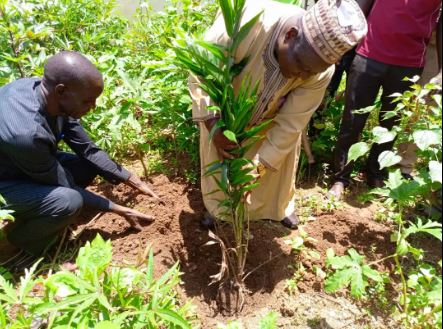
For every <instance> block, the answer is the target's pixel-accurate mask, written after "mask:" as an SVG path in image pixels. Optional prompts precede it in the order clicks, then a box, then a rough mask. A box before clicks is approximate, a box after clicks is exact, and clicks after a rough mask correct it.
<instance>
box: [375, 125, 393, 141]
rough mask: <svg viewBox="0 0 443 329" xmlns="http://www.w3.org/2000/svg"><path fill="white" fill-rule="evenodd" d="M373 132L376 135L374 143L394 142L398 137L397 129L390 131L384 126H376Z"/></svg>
mask: <svg viewBox="0 0 443 329" xmlns="http://www.w3.org/2000/svg"><path fill="white" fill-rule="evenodd" d="M372 134H373V135H374V143H377V144H384V143H388V142H392V141H393V140H394V139H395V137H397V133H396V132H395V131H389V130H388V129H386V128H384V127H375V128H374V129H372Z"/></svg>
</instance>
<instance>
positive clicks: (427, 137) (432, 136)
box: [412, 130, 441, 151]
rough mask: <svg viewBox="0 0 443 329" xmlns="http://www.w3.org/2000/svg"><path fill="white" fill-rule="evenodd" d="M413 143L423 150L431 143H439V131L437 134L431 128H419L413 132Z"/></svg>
mask: <svg viewBox="0 0 443 329" xmlns="http://www.w3.org/2000/svg"><path fill="white" fill-rule="evenodd" d="M412 136H413V138H414V143H415V144H416V145H417V146H418V148H419V149H420V150H422V151H425V150H427V149H428V148H429V146H431V145H439V144H441V133H440V134H438V133H437V132H435V131H432V130H419V131H415V132H414V133H413V135H412Z"/></svg>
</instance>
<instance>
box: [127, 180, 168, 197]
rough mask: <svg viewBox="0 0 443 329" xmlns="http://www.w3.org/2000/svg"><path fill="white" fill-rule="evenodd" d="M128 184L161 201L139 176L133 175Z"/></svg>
mask: <svg viewBox="0 0 443 329" xmlns="http://www.w3.org/2000/svg"><path fill="white" fill-rule="evenodd" d="M126 184H128V185H129V186H131V187H133V188H135V189H137V190H139V191H140V192H141V193H143V194H146V195H150V196H152V197H153V198H155V199H156V200H157V201H161V198H160V197H159V196H158V195H157V194H156V193H155V192H154V191H153V190H151V188H150V187H149V186H148V184H146V183H145V182H143V181H142V180H141V179H140V177H138V176H137V175H134V174H131V176H130V177H129V179H128V180H127V182H126Z"/></svg>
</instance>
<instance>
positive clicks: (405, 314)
mask: <svg viewBox="0 0 443 329" xmlns="http://www.w3.org/2000/svg"><path fill="white" fill-rule="evenodd" d="M417 80H418V77H416V78H414V79H412V82H416V81H417ZM441 100H442V97H441V86H440V85H437V84H434V83H429V84H427V85H425V86H421V85H418V84H414V85H412V87H411V89H410V90H408V91H406V92H405V93H403V94H394V95H393V101H395V102H397V104H398V105H397V107H396V109H395V110H394V111H391V112H388V113H387V114H385V118H392V117H398V118H399V122H398V126H396V127H394V128H393V129H392V130H391V131H389V130H387V129H386V128H383V127H375V128H374V129H373V130H372V138H371V140H369V141H362V142H359V143H357V144H354V145H353V146H352V147H351V149H350V150H349V154H348V161H354V160H356V159H358V158H360V157H361V156H363V155H365V154H366V153H368V151H369V150H370V148H371V145H372V144H383V143H387V142H392V141H394V140H396V143H414V144H415V145H416V146H417V158H418V160H417V162H416V168H415V169H416V174H415V175H414V177H413V179H406V178H404V177H403V176H402V174H401V172H400V169H396V168H394V166H395V165H397V164H398V163H399V162H400V161H401V160H402V158H401V156H400V154H398V153H397V151H396V150H395V148H394V150H392V151H385V152H383V153H381V154H380V156H379V159H378V162H379V164H380V167H381V168H388V169H390V172H389V176H388V179H387V180H386V181H385V186H384V187H383V188H377V189H374V190H372V191H371V193H372V194H373V195H376V196H378V197H381V198H382V199H383V200H384V203H385V205H386V206H387V207H388V208H391V209H394V210H395V211H396V214H395V216H393V220H394V222H395V224H396V232H395V233H394V234H393V235H392V242H394V243H395V244H396V252H395V254H393V255H391V256H389V257H387V258H385V259H383V260H380V261H377V262H374V263H373V264H375V263H378V262H381V261H385V260H386V259H393V260H394V262H395V273H396V274H397V275H398V276H399V278H400V281H401V283H400V285H399V304H400V305H401V306H400V307H399V309H398V310H399V311H400V313H401V314H400V318H401V320H402V321H403V323H404V324H405V325H406V326H407V327H411V328H415V327H416V326H420V327H425V328H428V327H429V328H430V327H435V326H437V327H440V328H441V322H442V320H441V319H442V301H441V297H438V296H441V294H442V285H441V279H440V278H439V277H438V276H437V275H436V274H435V273H436V272H439V271H440V270H441V269H436V268H434V267H433V266H432V265H430V264H428V263H426V262H425V261H424V254H425V251H424V250H423V249H420V248H417V247H416V246H414V245H413V244H412V243H411V237H412V236H413V235H415V234H426V235H431V236H433V237H434V238H436V239H437V240H439V241H440V243H441V241H442V225H441V223H439V222H436V221H435V219H433V218H432V215H431V214H430V215H428V216H427V218H426V217H425V214H418V215H416V214H414V216H410V215H411V213H414V212H415V210H416V209H414V208H416V206H417V205H420V204H421V203H424V204H425V205H427V207H429V208H430V207H432V206H433V205H434V204H435V203H438V202H440V203H441V190H442V159H441V157H442V132H441V127H442V101H441ZM376 108H377V106H371V107H368V108H366V109H362V110H359V112H361V113H362V112H370V111H373V110H374V109H376ZM437 240H436V241H437ZM436 243H438V242H436ZM354 254H355V252H354ZM406 258H412V259H413V261H414V263H415V264H416V266H415V267H414V268H412V269H406V268H405V267H404V265H403V260H404V259H406ZM331 259H332V260H334V258H331ZM343 259H344V258H343V257H342V258H340V259H336V260H337V261H342V260H343ZM337 261H335V263H334V262H330V263H331V264H332V267H333V268H334V269H335V270H336V273H335V274H334V275H333V276H332V277H331V278H329V279H328V281H327V283H328V285H327V288H329V291H335V290H336V289H338V288H340V287H343V286H346V285H347V284H348V283H349V280H348V278H347V277H345V276H344V273H345V270H343V269H342V268H340V267H337V266H336V267H334V264H337ZM440 264H441V260H440ZM346 266H348V267H349V266H353V265H346ZM360 266H361V264H360ZM354 271H355V270H354ZM368 277H369V278H370V279H373V280H375V276H373V275H372V277H371V276H368ZM347 280H348V281H347ZM355 282H357V281H353V283H354V284H355ZM425 283H426V284H425ZM362 288H364V286H363V287H362ZM357 293H358V294H357V295H358V297H361V296H362V295H363V294H364V289H363V290H360V291H357Z"/></svg>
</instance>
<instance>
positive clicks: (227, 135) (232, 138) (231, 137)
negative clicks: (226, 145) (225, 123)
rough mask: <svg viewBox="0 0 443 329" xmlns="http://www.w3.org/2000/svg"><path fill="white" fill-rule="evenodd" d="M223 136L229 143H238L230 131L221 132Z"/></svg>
mask: <svg viewBox="0 0 443 329" xmlns="http://www.w3.org/2000/svg"><path fill="white" fill-rule="evenodd" d="M223 135H225V137H226V138H227V139H229V140H230V141H231V142H234V143H238V142H237V137H236V136H235V133H233V132H232V131H230V130H225V131H223Z"/></svg>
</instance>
